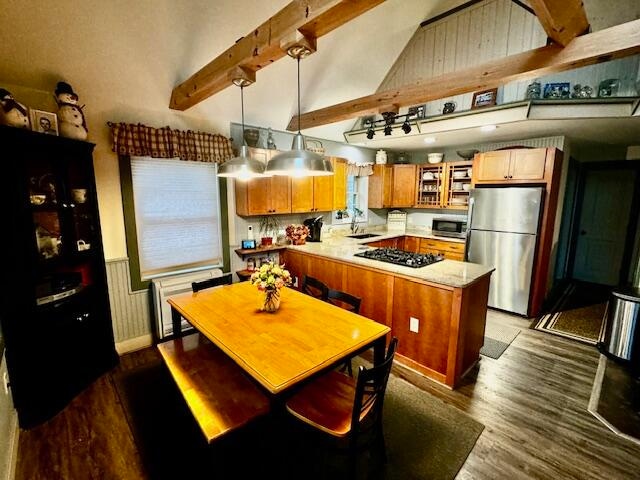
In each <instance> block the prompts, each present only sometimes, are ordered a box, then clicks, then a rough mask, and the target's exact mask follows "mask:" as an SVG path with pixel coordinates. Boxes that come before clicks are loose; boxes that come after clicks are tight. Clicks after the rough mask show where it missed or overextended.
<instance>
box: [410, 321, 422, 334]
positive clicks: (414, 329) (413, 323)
mask: <svg viewBox="0 0 640 480" xmlns="http://www.w3.org/2000/svg"><path fill="white" fill-rule="evenodd" d="M419 329H420V320H418V319H417V318H415V317H409V331H410V332H413V333H418V330H419Z"/></svg>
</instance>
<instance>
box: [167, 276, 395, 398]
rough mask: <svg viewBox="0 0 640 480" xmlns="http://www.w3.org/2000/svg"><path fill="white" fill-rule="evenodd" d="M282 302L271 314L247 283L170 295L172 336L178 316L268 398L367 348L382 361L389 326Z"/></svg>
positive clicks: (285, 294)
mask: <svg viewBox="0 0 640 480" xmlns="http://www.w3.org/2000/svg"><path fill="white" fill-rule="evenodd" d="M280 295H281V301H280V308H279V309H278V310H277V311H276V312H274V313H269V312H265V311H262V310H261V309H260V307H261V305H262V304H263V303H264V296H263V293H262V292H259V291H258V290H257V288H256V287H255V286H254V285H251V284H250V283H249V282H240V283H235V284H232V285H224V286H219V287H214V288H209V289H205V290H201V291H199V292H194V293H184V294H179V295H175V296H173V297H171V298H169V299H168V302H169V304H170V305H171V311H172V321H173V327H174V332H178V331H180V326H181V322H182V317H184V319H185V320H187V322H188V323H190V324H191V325H192V326H193V327H194V328H195V329H196V330H197V331H199V332H200V333H201V334H202V335H204V336H205V337H206V338H208V339H209V340H210V341H211V342H213V343H214V344H215V345H216V346H217V347H218V348H220V349H221V350H222V351H223V352H225V353H226V354H227V355H228V356H229V357H230V358H231V359H233V361H235V362H236V363H237V364H238V365H239V366H240V367H241V368H242V369H243V370H244V371H245V372H246V373H247V374H249V375H250V376H251V377H252V378H253V379H254V380H255V381H256V382H257V383H258V384H259V385H261V386H262V387H264V389H265V390H266V391H267V392H268V393H270V394H272V395H274V396H277V395H279V394H281V393H283V392H285V391H287V390H288V389H290V388H291V387H293V386H294V385H297V384H300V383H301V382H304V381H306V380H308V379H311V378H312V377H314V376H316V375H319V374H321V373H323V372H325V371H327V370H329V369H331V368H334V367H336V366H338V365H340V364H341V362H344V361H345V360H346V359H349V358H351V357H353V356H355V355H357V354H359V353H362V352H363V351H366V350H368V349H370V348H373V362H374V364H376V365H377V364H379V363H381V362H382V361H383V359H384V353H385V344H386V335H387V333H389V331H390V329H389V327H388V326H386V325H383V324H381V323H377V322H375V321H373V320H370V319H368V318H365V317H363V316H361V315H358V314H356V313H353V312H350V311H348V310H346V309H343V308H340V307H338V306H336V305H333V304H331V303H328V302H325V301H322V300H319V299H317V298H314V297H312V296H310V295H306V294H304V293H301V292H299V291H297V290H295V289H293V288H286V287H285V288H282V289H281V291H280Z"/></svg>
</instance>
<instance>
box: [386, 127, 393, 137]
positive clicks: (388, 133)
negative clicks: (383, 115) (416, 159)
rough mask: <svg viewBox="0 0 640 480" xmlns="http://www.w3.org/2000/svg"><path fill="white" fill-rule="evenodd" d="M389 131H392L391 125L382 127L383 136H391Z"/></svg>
mask: <svg viewBox="0 0 640 480" xmlns="http://www.w3.org/2000/svg"><path fill="white" fill-rule="evenodd" d="M391 130H393V127H392V126H391V125H385V126H384V134H385V135H386V136H389V135H391Z"/></svg>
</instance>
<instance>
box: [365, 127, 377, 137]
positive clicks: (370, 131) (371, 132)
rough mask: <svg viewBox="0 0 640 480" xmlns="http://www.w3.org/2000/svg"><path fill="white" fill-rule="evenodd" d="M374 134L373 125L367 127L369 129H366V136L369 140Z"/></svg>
mask: <svg viewBox="0 0 640 480" xmlns="http://www.w3.org/2000/svg"><path fill="white" fill-rule="evenodd" d="M375 134H376V132H375V130H374V129H373V127H369V129H368V130H367V138H368V139H369V140H371V139H372V138H373V136H374V135H375Z"/></svg>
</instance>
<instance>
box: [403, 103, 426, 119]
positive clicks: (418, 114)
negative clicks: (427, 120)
mask: <svg viewBox="0 0 640 480" xmlns="http://www.w3.org/2000/svg"><path fill="white" fill-rule="evenodd" d="M426 111H427V106H426V105H416V106H415V107H409V111H408V112H407V113H408V114H409V115H414V116H415V118H416V119H418V120H419V119H421V118H424V116H425V113H426Z"/></svg>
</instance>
